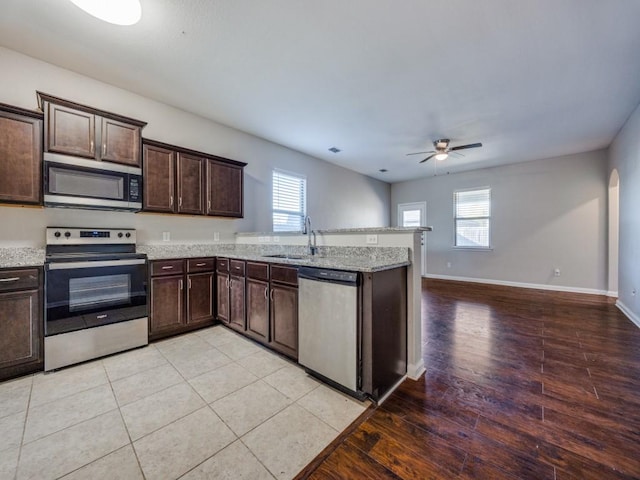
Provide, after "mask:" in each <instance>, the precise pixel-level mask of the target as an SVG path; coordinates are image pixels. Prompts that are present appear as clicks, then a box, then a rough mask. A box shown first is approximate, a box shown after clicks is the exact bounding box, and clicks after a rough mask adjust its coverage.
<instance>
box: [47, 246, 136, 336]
mask: <svg viewBox="0 0 640 480" xmlns="http://www.w3.org/2000/svg"><path fill="white" fill-rule="evenodd" d="M45 298H46V301H45V335H46V336H52V335H57V334H60V333H68V332H73V331H77V330H82V329H85V328H92V327H99V326H101V325H108V324H111V323H117V322H124V321H127V320H133V319H137V318H143V317H146V316H147V261H146V259H144V258H135V259H126V260H102V261H74V262H66V261H65V262H59V263H47V264H46V267H45Z"/></svg>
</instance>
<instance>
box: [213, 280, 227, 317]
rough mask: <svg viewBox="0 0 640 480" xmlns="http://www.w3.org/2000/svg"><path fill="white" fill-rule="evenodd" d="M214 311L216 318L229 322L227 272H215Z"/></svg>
mask: <svg viewBox="0 0 640 480" xmlns="http://www.w3.org/2000/svg"><path fill="white" fill-rule="evenodd" d="M216 313H217V317H218V320H220V321H221V322H222V323H224V324H227V325H228V324H229V274H228V273H216Z"/></svg>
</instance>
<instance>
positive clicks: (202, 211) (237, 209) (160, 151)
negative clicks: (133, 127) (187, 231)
mask: <svg viewBox="0 0 640 480" xmlns="http://www.w3.org/2000/svg"><path fill="white" fill-rule="evenodd" d="M142 151H143V159H142V164H143V169H142V175H143V183H144V188H143V194H144V203H143V210H144V211H147V212H164V213H183V214H190V215H210V216H221V217H236V218H242V216H243V203H244V201H243V195H244V191H243V179H244V172H243V168H244V167H245V165H246V163H242V162H237V161H235V160H229V159H225V158H222V157H215V156H213V155H208V154H206V153H201V152H196V151H193V150H188V149H185V148H181V147H176V146H174V145H168V144H165V143H161V142H156V141H154V140H147V139H144V140H143V149H142Z"/></svg>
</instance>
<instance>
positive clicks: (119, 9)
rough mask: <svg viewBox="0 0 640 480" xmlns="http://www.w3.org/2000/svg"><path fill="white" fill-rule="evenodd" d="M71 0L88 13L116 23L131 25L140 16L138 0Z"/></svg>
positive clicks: (140, 8)
mask: <svg viewBox="0 0 640 480" xmlns="http://www.w3.org/2000/svg"><path fill="white" fill-rule="evenodd" d="M71 2H73V4H74V5H76V6H77V7H79V8H81V9H82V10H84V11H85V12H87V13H88V14H90V15H93V16H94V17H96V18H99V19H100V20H103V21H105V22H109V23H113V24H116V25H133V24H135V23H138V22H139V21H140V18H141V17H142V7H141V6H140V0H71Z"/></svg>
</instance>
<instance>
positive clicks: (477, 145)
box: [449, 143, 482, 152]
mask: <svg viewBox="0 0 640 480" xmlns="http://www.w3.org/2000/svg"><path fill="white" fill-rule="evenodd" d="M481 146H482V144H481V143H470V144H469V145H460V146H459V147H452V148H450V149H449V151H450V152H453V151H455V150H465V149H467V148H478V147H481Z"/></svg>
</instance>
